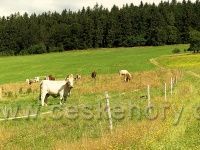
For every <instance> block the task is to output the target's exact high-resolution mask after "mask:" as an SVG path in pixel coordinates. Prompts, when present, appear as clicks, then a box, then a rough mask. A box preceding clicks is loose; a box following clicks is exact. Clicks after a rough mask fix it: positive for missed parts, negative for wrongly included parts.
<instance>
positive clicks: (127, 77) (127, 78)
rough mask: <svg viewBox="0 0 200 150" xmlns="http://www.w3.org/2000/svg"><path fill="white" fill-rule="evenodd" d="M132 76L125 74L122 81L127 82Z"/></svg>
mask: <svg viewBox="0 0 200 150" xmlns="http://www.w3.org/2000/svg"><path fill="white" fill-rule="evenodd" d="M131 78H132V76H131V74H130V73H127V74H126V75H125V76H124V81H125V82H129V81H130V80H131Z"/></svg>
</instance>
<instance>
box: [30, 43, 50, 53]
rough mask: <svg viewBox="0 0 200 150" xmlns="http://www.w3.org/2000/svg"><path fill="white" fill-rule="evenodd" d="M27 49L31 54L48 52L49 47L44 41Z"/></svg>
mask: <svg viewBox="0 0 200 150" xmlns="http://www.w3.org/2000/svg"><path fill="white" fill-rule="evenodd" d="M27 51H28V53H29V54H42V53H46V52H47V49H46V46H45V45H44V43H40V44H36V45H33V46H31V47H30V48H28V50H27Z"/></svg>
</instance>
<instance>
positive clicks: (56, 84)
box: [40, 75, 74, 106]
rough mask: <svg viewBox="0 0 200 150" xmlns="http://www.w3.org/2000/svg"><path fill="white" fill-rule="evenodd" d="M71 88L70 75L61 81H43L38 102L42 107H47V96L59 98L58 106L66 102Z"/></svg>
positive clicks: (72, 82)
mask: <svg viewBox="0 0 200 150" xmlns="http://www.w3.org/2000/svg"><path fill="white" fill-rule="evenodd" d="M73 86H74V77H73V75H70V76H69V77H68V78H66V80H63V81H54V80H43V81H42V82H41V84H40V100H41V104H42V106H44V105H47V98H48V97H49V96H53V97H57V96H60V104H61V105H62V103H63V102H66V99H67V96H69V95H70V91H71V89H72V88H73Z"/></svg>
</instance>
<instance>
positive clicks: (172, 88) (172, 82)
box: [170, 77, 173, 95]
mask: <svg viewBox="0 0 200 150" xmlns="http://www.w3.org/2000/svg"><path fill="white" fill-rule="evenodd" d="M170 93H171V95H172V94H173V78H172V77H171V92H170Z"/></svg>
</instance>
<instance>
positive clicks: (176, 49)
mask: <svg viewBox="0 0 200 150" xmlns="http://www.w3.org/2000/svg"><path fill="white" fill-rule="evenodd" d="M180 52H181V50H180V49H178V48H175V49H173V50H172V53H173V54H177V53H180Z"/></svg>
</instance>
